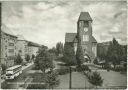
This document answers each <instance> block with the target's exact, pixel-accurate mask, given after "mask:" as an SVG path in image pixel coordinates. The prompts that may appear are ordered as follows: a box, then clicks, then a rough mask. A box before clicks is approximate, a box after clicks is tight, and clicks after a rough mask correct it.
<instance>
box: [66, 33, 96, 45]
mask: <svg viewBox="0 0 128 90" xmlns="http://www.w3.org/2000/svg"><path fill="white" fill-rule="evenodd" d="M76 35H77V33H66V35H65V42H78V40H77V38H76ZM91 41H92V43H97V41H96V39H95V38H94V37H93V36H92V37H91Z"/></svg>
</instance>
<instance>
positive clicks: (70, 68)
mask: <svg viewBox="0 0 128 90" xmlns="http://www.w3.org/2000/svg"><path fill="white" fill-rule="evenodd" d="M72 68H76V66H69V72H70V73H69V89H71V88H72Z"/></svg>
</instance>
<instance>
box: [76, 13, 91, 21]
mask: <svg viewBox="0 0 128 90" xmlns="http://www.w3.org/2000/svg"><path fill="white" fill-rule="evenodd" d="M81 20H84V21H92V18H91V17H90V15H89V13H88V12H81V13H80V16H79V19H78V21H81Z"/></svg>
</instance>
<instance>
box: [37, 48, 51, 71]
mask: <svg viewBox="0 0 128 90" xmlns="http://www.w3.org/2000/svg"><path fill="white" fill-rule="evenodd" d="M35 66H36V67H37V68H38V69H41V70H42V72H43V73H45V70H46V69H48V68H53V62H52V58H51V54H50V53H49V52H48V49H47V48H46V47H45V46H42V47H41V48H40V49H39V53H38V55H37V56H36V59H35Z"/></svg>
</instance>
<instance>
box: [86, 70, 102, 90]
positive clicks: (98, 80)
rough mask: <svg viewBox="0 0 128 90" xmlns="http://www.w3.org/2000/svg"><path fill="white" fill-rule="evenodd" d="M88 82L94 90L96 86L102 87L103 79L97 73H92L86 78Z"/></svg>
mask: <svg viewBox="0 0 128 90" xmlns="http://www.w3.org/2000/svg"><path fill="white" fill-rule="evenodd" d="M88 81H89V82H90V83H91V84H93V85H95V86H96V88H97V86H102V84H103V79H102V77H101V76H100V74H99V73H98V72H96V71H95V72H93V73H92V75H90V76H88Z"/></svg>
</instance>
